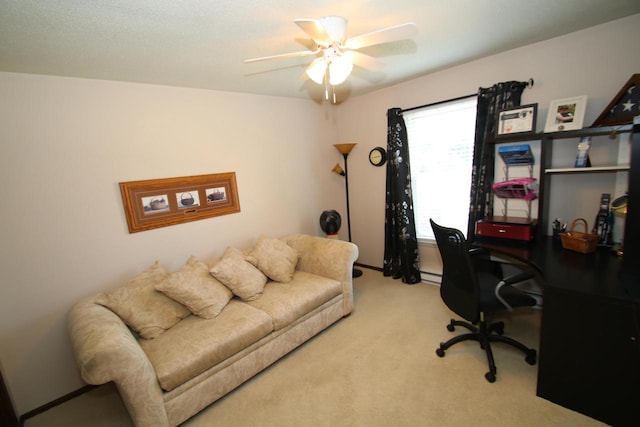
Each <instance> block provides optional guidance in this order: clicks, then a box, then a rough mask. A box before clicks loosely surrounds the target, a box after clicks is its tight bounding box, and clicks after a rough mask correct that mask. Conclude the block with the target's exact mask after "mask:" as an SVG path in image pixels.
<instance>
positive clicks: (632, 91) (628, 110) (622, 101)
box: [591, 74, 640, 127]
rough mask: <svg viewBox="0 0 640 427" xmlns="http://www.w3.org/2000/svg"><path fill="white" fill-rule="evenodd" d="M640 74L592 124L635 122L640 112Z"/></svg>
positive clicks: (610, 124) (630, 81)
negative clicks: (634, 119)
mask: <svg viewBox="0 0 640 427" xmlns="http://www.w3.org/2000/svg"><path fill="white" fill-rule="evenodd" d="M639 99H640V74H634V75H633V76H631V78H630V79H629V81H628V82H627V83H625V85H624V86H622V89H620V91H619V92H618V93H617V94H616V96H615V97H614V98H613V99H612V100H611V102H610V103H609V105H607V107H606V108H605V109H604V110H603V111H602V113H600V115H599V116H598V118H597V119H596V121H595V122H593V124H592V125H591V126H593V127H595V126H615V125H626V124H631V123H633V118H634V117H635V116H637V115H639V114H640V103H639V102H638V100H639Z"/></svg>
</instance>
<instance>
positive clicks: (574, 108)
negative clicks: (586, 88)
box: [544, 95, 587, 133]
mask: <svg viewBox="0 0 640 427" xmlns="http://www.w3.org/2000/svg"><path fill="white" fill-rule="evenodd" d="M586 109H587V95H581V96H574V97H571V98H562V99H554V100H553V101H551V102H550V103H549V112H548V113H547V121H546V123H545V126H544V131H545V132H547V133H549V132H565V131H568V130H578V129H582V125H583V123H584V113H585V111H586Z"/></svg>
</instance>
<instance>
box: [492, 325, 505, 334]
mask: <svg viewBox="0 0 640 427" xmlns="http://www.w3.org/2000/svg"><path fill="white" fill-rule="evenodd" d="M492 330H493V332H495V333H496V334H498V335H504V322H498V323H494V324H493V325H492Z"/></svg>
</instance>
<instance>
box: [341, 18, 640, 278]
mask: <svg viewBox="0 0 640 427" xmlns="http://www.w3.org/2000/svg"><path fill="white" fill-rule="evenodd" d="M639 39H640V15H634V16H631V17H627V18H624V19H621V20H618V21H614V22H611V23H608V24H605V25H601V26H597V27H593V28H590V29H587V30H584V31H580V32H576V33H572V34H569V35H567V36H564V37H559V38H556V39H552V40H549V41H545V42H541V43H537V44H534V45H530V46H527V47H524V48H520V49H516V50H512V51H509V52H505V53H502V54H498V55H494V56H490V57H487V58H484V59H480V60H477V61H473V62H469V63H467V64H463V65H459V66H457V67H453V68H450V69H447V70H444V71H440V72H437V73H433V74H431V75H428V76H425V77H421V78H416V79H414V80H410V81H408V82H405V83H402V84H399V85H397V86H394V87H391V88H387V89H384V90H379V91H376V92H373V93H371V94H367V95H363V96H359V97H356V98H353V99H350V100H348V101H346V102H345V103H343V104H342V105H340V107H339V122H338V124H339V137H340V139H342V140H353V141H358V142H359V143H360V144H359V145H358V146H357V147H356V150H354V152H353V154H352V155H351V157H350V159H349V160H350V161H349V172H350V178H349V187H350V188H349V190H350V193H351V231H352V235H353V241H354V242H356V243H357V244H358V245H359V247H360V259H359V261H360V262H361V263H364V264H368V265H373V266H378V267H381V266H382V261H383V256H384V203H385V200H384V197H385V170H384V168H376V167H373V166H371V165H370V164H369V162H368V160H367V156H368V153H369V150H371V149H372V148H373V147H376V146H382V147H386V125H387V118H386V112H387V109H389V108H391V107H399V108H411V107H414V106H418V105H423V104H428V103H432V102H437V101H442V100H446V99H451V98H455V97H459V96H464V95H468V94H473V93H476V92H477V90H478V87H489V86H491V85H493V84H494V83H497V82H500V81H508V80H519V81H526V80H528V79H529V78H533V79H534V80H535V85H534V87H533V88H532V89H526V90H525V92H524V94H523V98H522V103H523V104H530V103H538V104H539V108H538V121H537V130H538V131H542V130H543V128H544V123H545V120H546V114H547V110H548V106H549V102H550V101H551V100H553V99H559V98H566V97H572V96H576V95H588V104H587V111H586V117H585V121H584V124H585V126H589V125H590V124H591V123H593V121H594V120H595V119H596V118H597V116H598V115H599V114H600V113H601V112H602V110H603V109H604V108H605V107H606V106H607V104H608V103H609V102H610V101H611V100H612V98H613V97H614V96H615V95H616V94H617V92H618V91H619V90H620V89H621V87H622V86H623V85H624V84H625V83H626V82H627V81H628V79H629V78H630V77H631V75H633V74H635V73H640V49H638V46H637V41H638V40H639ZM576 144H577V142H576ZM573 153H575V151H574V152H573ZM572 155H574V154H572ZM596 179H597V178H596ZM444 184H445V183H443V185H444ZM596 193H597V194H596V196H595V197H596V199H595V201H594V202H593V203H588V202H587V205H586V206H587V209H588V211H587V212H574V211H571V210H567V211H565V212H564V213H563V215H562V216H564V217H567V218H568V217H571V216H572V215H573V216H574V217H576V216H583V215H586V218H589V219H590V220H592V218H594V217H595V214H596V208H597V204H598V201H599V200H600V198H599V197H600V193H601V191H600V189H598V190H597V191H596ZM560 197H562V195H560ZM552 204H554V205H556V206H559V205H562V204H564V203H563V200H562V199H560V200H557V201H555V202H554V201H552ZM421 253H422V254H423V255H424V256H423V258H424V259H423V263H425V264H427V265H426V266H425V267H424V268H425V269H428V270H431V269H433V268H438V265H439V262H438V261H439V260H437V259H434V257H437V254H436V253H435V252H434V251H433V250H430V249H429V247H425V248H422V251H421Z"/></svg>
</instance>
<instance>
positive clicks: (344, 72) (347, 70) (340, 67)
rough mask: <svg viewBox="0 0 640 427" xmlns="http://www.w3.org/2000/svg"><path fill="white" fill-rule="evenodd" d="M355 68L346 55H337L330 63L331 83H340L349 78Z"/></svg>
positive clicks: (333, 84)
mask: <svg viewBox="0 0 640 427" xmlns="http://www.w3.org/2000/svg"><path fill="white" fill-rule="evenodd" d="M351 70H353V63H352V62H351V59H350V58H349V57H347V56H345V55H341V56H336V57H335V58H333V60H332V61H331V63H330V64H329V84H331V85H332V86H335V85H339V84H341V83H343V82H344V81H345V80H347V77H349V74H351Z"/></svg>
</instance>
